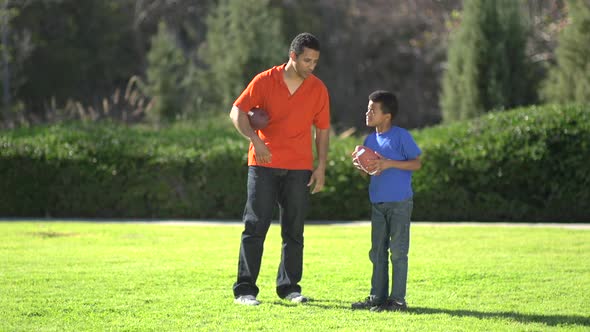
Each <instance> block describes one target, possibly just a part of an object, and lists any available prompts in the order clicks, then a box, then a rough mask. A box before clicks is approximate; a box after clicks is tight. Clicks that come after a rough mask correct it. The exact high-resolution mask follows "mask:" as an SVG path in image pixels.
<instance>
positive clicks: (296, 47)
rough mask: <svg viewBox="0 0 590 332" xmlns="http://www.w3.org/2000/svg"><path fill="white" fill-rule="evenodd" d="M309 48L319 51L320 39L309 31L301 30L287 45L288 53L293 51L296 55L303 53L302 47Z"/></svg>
mask: <svg viewBox="0 0 590 332" xmlns="http://www.w3.org/2000/svg"><path fill="white" fill-rule="evenodd" d="M304 47H307V48H311V49H312V50H316V51H318V52H319V51H320V41H319V40H318V39H317V38H316V37H315V36H314V35H312V34H311V33H309V32H303V33H300V34H298V35H297V36H295V38H293V41H292V42H291V47H289V54H290V53H291V52H295V55H296V56H299V55H301V53H303V48H304Z"/></svg>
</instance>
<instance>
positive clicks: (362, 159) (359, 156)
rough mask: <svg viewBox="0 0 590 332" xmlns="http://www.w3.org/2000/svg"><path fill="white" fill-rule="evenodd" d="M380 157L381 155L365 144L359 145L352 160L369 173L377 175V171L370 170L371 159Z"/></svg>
mask: <svg viewBox="0 0 590 332" xmlns="http://www.w3.org/2000/svg"><path fill="white" fill-rule="evenodd" d="M379 158H380V157H379V155H378V154H377V153H376V152H375V151H373V150H372V149H370V148H368V147H366V146H363V145H357V146H356V147H355V148H354V152H353V153H352V162H353V163H354V164H355V165H358V167H359V168H360V169H361V170H363V171H364V172H365V173H367V174H369V175H375V173H377V171H373V172H369V171H368V166H369V161H370V160H375V159H379Z"/></svg>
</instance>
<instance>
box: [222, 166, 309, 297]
mask: <svg viewBox="0 0 590 332" xmlns="http://www.w3.org/2000/svg"><path fill="white" fill-rule="evenodd" d="M310 177H311V171H309V170H286V169H277V168H267V167H260V166H250V167H249V168H248V197H247V202H246V207H245V208H244V215H243V221H244V231H243V232H242V240H241V243H240V256H239V262H238V279H237V281H236V283H235V284H234V286H233V291H234V296H235V297H238V296H240V295H254V296H256V295H258V291H259V289H258V287H257V286H256V280H257V279H258V274H259V272H260V263H261V261H262V252H263V249H264V240H265V239H266V233H267V232H268V228H269V227H270V224H271V221H272V216H273V210H274V207H275V206H276V205H277V204H278V206H279V212H280V213H279V218H280V223H281V237H282V244H283V245H282V251H281V262H280V264H279V270H278V273H277V288H276V291H277V294H278V295H279V297H281V298H284V297H285V296H287V295H288V294H289V293H291V292H301V286H299V281H301V276H302V273H303V224H304V221H305V218H306V216H307V211H308V208H309V187H307V183H309V179H310Z"/></svg>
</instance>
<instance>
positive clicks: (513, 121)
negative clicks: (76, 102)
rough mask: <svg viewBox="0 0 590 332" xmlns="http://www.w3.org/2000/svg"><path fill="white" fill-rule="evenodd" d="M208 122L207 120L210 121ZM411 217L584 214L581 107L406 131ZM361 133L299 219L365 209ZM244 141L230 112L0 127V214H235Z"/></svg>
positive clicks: (588, 144) (335, 152) (585, 141)
mask: <svg viewBox="0 0 590 332" xmlns="http://www.w3.org/2000/svg"><path fill="white" fill-rule="evenodd" d="M212 123H214V122H212ZM413 134H414V138H415V139H416V141H417V142H418V144H419V145H420V147H421V148H422V150H423V152H424V154H423V157H422V160H423V167H422V169H421V170H420V171H418V172H416V173H415V174H414V181H413V184H414V191H415V198H414V220H481V221H496V220H501V221H527V222H531V221H556V222H573V221H586V222H587V221H590V211H589V209H588V207H589V203H588V202H590V189H589V188H590V163H589V162H590V110H589V108H588V107H584V106H543V107H530V108H523V109H517V110H513V111H506V112H497V113H490V114H488V115H486V116H483V117H481V118H478V119H476V120H472V121H466V122H460V123H454V124H452V125H441V126H437V127H433V128H427V129H423V130H419V131H413ZM360 142H362V138H361V137H349V138H346V139H338V138H332V142H331V148H330V160H329V168H328V171H327V176H326V181H327V183H326V188H325V190H324V191H323V192H322V193H319V194H316V195H314V197H313V199H312V211H311V214H310V217H309V218H310V219H317V220H355V219H367V218H369V204H368V194H367V184H368V178H367V177H364V176H362V175H361V174H360V173H359V172H358V171H357V170H356V169H354V168H353V167H352V166H351V163H350V158H349V155H350V152H351V151H352V149H353V148H354V146H355V145H356V144H359V143H360ZM246 149H247V142H246V141H245V140H244V139H243V138H241V137H239V135H238V134H237V133H236V132H235V130H234V129H233V127H231V124H230V123H229V119H227V118H225V117H224V118H223V119H222V120H221V121H218V123H217V124H215V125H211V124H197V125H196V126H195V128H191V127H188V126H176V127H174V128H169V129H163V130H160V131H154V130H151V129H148V128H141V127H133V128H127V127H123V126H120V125H115V124H109V123H91V124H88V123H70V124H61V125H54V126H45V127H35V128H30V129H18V130H12V131H3V132H0V172H2V173H1V174H2V176H1V177H0V216H3V217H45V216H51V217H85V218H216V219H225V218H228V219H239V218H240V217H241V215H242V210H243V205H244V200H245V189H246V188H245V187H246Z"/></svg>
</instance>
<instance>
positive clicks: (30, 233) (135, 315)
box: [0, 221, 590, 331]
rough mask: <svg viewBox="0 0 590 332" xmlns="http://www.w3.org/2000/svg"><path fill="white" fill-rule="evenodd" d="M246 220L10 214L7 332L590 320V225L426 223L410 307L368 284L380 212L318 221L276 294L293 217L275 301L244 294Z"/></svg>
mask: <svg viewBox="0 0 590 332" xmlns="http://www.w3.org/2000/svg"><path fill="white" fill-rule="evenodd" d="M241 231H242V226H240V225H205V226H202V225H197V226H195V225H161V224H136V223H123V224H115V223H73V222H64V223H59V222H43V221H40V222H3V223H0V281H1V282H0V317H1V319H0V331H104V330H117V331H119V330H125V331H187V330H189V331H190V330H204V331H326V330H339V331H394V330H398V331H399V330H401V331H404V330H407V331H552V330H559V331H567V330H571V331H588V330H590V231H588V230H572V229H561V228H542V227H526V226H523V227H520V226H519V227H497V226H483V227H472V226H453V227H446V226H443V227H440V226H433V225H420V224H414V225H413V226H412V231H411V246H410V261H409V264H410V271H409V280H408V297H407V300H408V304H409V306H410V310H409V312H407V313H397V312H382V313H373V312H369V311H352V310H350V304H351V302H353V301H356V300H361V299H363V298H364V297H365V296H367V295H368V291H369V286H370V271H371V265H370V262H369V260H368V250H369V246H370V241H369V231H370V227H369V226H368V225H361V226H359V225H308V226H306V230H305V239H306V242H305V260H304V264H305V266H304V275H303V281H302V283H301V285H302V287H303V292H304V294H306V295H307V296H309V297H310V298H311V301H310V302H309V303H307V304H305V305H294V304H291V303H288V302H286V301H283V300H280V299H278V298H277V296H276V294H275V290H274V281H275V277H276V270H277V267H278V262H279V255H280V233H279V232H280V226H279V225H277V224H273V225H272V226H271V229H270V231H269V234H268V237H267V241H266V247H265V253H264V257H263V263H262V264H263V265H262V271H261V274H260V277H259V280H258V284H259V287H260V288H261V291H260V294H259V299H260V300H261V301H262V304H261V305H260V306H257V307H246V306H239V305H235V304H233V296H232V291H231V286H232V284H233V282H234V280H235V275H236V271H237V266H236V263H237V255H238V249H239V238H240V233H241Z"/></svg>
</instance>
